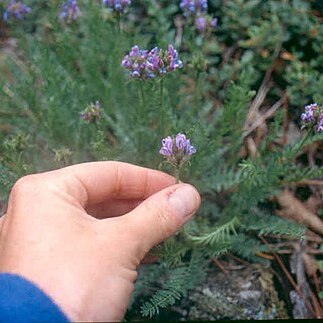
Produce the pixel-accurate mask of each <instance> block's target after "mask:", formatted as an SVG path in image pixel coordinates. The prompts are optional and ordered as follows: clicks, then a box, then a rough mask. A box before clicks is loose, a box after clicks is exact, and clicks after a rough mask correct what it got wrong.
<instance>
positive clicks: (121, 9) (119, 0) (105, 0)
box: [102, 0, 131, 14]
mask: <svg viewBox="0 0 323 323" xmlns="http://www.w3.org/2000/svg"><path fill="white" fill-rule="evenodd" d="M102 4H103V5H104V6H105V7H107V8H108V9H109V10H110V11H112V12H116V13H121V14H123V13H126V12H127V10H128V8H129V6H130V5H131V0H102Z"/></svg>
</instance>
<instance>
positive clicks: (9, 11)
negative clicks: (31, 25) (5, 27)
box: [3, 0, 31, 20]
mask: <svg viewBox="0 0 323 323" xmlns="http://www.w3.org/2000/svg"><path fill="white" fill-rule="evenodd" d="M30 11H31V8H29V7H28V6H27V5H26V4H25V3H24V2H23V1H16V0H10V2H9V4H8V6H7V8H6V10H5V12H4V13H3V20H9V19H18V20H21V19H23V18H24V17H25V15H26V14H28V13H29V12H30Z"/></svg>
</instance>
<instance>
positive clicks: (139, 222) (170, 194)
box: [122, 184, 201, 258]
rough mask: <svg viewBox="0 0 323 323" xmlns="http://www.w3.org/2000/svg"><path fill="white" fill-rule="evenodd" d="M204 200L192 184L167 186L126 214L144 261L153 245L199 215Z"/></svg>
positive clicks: (124, 219) (125, 216) (127, 224)
mask: <svg viewBox="0 0 323 323" xmlns="http://www.w3.org/2000/svg"><path fill="white" fill-rule="evenodd" d="M200 202H201V199H200V195H199V193H198V192H197V190H196V189H195V188H194V187H193V186H191V185H189V184H177V185H174V186H170V187H167V188H165V189H163V190H162V191H159V192H158V193H155V194H154V195H152V196H150V197H149V198H148V199H146V200H145V201H144V202H142V203H141V204H140V205H139V206H137V207H136V208H135V209H134V210H133V211H131V212H130V213H128V214H126V215H124V216H123V217H122V218H123V221H125V222H124V223H125V227H126V228H128V229H129V231H131V239H132V241H133V242H136V243H134V244H133V246H135V245H136V246H137V247H139V250H138V252H139V255H138V256H139V257H140V258H142V257H144V255H145V254H146V253H147V252H148V251H149V249H151V248H152V247H153V246H155V245H156V244H158V243H159V242H161V241H163V240H165V239H166V238H168V237H169V236H170V235H172V234H174V233H175V232H176V231H177V230H178V229H180V228H181V227H182V226H183V225H184V224H185V223H186V222H187V221H188V220H189V219H190V218H191V217H192V216H193V215H194V213H195V212H196V210H197V209H198V207H199V205H200Z"/></svg>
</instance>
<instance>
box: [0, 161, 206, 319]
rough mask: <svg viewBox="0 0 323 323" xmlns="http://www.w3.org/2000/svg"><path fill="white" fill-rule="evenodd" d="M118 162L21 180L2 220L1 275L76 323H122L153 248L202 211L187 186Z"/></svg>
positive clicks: (68, 169)
mask: <svg viewBox="0 0 323 323" xmlns="http://www.w3.org/2000/svg"><path fill="white" fill-rule="evenodd" d="M173 183H174V178H173V177H171V176H169V175H167V174H165V173H162V172H159V171H156V170H150V169H146V168H142V167H138V166H134V165H130V164H125V163H119V162H95V163H86V164H79V165H75V166H70V167H66V168H63V169H59V170H55V171H51V172H47V173H42V174H35V175H29V176H26V177H23V178H22V179H20V180H19V181H18V182H17V183H16V184H15V185H14V187H13V189H12V191H11V194H10V196H9V202H8V209H7V213H6V214H5V215H4V216H3V217H2V218H1V219H0V272H9V273H14V274H18V275H21V276H24V277H26V278H27V279H29V280H30V281H32V282H34V283H35V284H36V285H38V286H39V287H40V288H41V289H42V290H43V291H44V292H46V293H47V294H48V295H49V296H50V297H51V298H52V299H53V300H54V301H55V302H56V303H57V304H58V305H59V306H60V307H61V309H62V310H63V311H64V312H65V314H66V315H67V316H68V317H69V318H70V319H71V320H73V321H116V320H121V319H122V318H123V315H124V313H125V311H126V308H127V304H128V301H129V298H130V295H131V292H132V290H133V286H134V281H135V280H136V277H137V272H136V268H137V266H138V265H139V263H140V262H141V260H142V259H143V257H144V256H145V254H146V253H147V252H148V251H149V249H151V248H152V247H153V246H154V245H156V244H158V243H159V242H161V241H163V240H164V239H166V238H167V237H169V236H170V235H172V234H173V233H175V232H176V231H177V230H178V229H179V228H180V227H181V226H182V225H183V224H184V223H186V222H187V221H188V220H189V219H190V217H191V216H192V215H193V214H194V213H195V211H196V210H197V208H198V207H199V204H200V197H199V194H198V193H197V191H196V190H195V189H194V188H193V187H192V186H190V185H188V184H177V185H173Z"/></svg>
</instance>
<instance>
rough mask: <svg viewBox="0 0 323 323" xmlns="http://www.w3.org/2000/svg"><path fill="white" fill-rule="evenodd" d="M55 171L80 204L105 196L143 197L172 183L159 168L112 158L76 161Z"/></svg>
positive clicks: (137, 198) (104, 199)
mask: <svg viewBox="0 0 323 323" xmlns="http://www.w3.org/2000/svg"><path fill="white" fill-rule="evenodd" d="M57 172H59V173H60V175H61V176H62V177H61V176H60V177H61V179H63V181H64V183H65V185H67V187H66V189H67V190H69V188H68V187H70V185H73V187H71V189H70V190H69V193H70V194H72V195H73V196H74V197H75V198H76V199H77V201H79V202H80V203H81V204H82V206H85V205H93V204H97V203H101V202H104V201H106V200H107V199H132V200H143V199H146V198H147V197H149V196H150V195H152V194H154V193H156V192H158V191H160V190H162V189H164V188H166V187H168V186H170V185H173V184H174V178H173V177H172V176H170V175H168V174H165V173H163V172H161V171H157V170H153V169H149V168H144V167H140V166H135V165H132V164H127V163H122V162H114V161H103V162H91V163H84V164H78V165H73V166H69V167H65V168H62V169H60V170H58V171H57ZM75 185H77V186H78V187H75Z"/></svg>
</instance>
